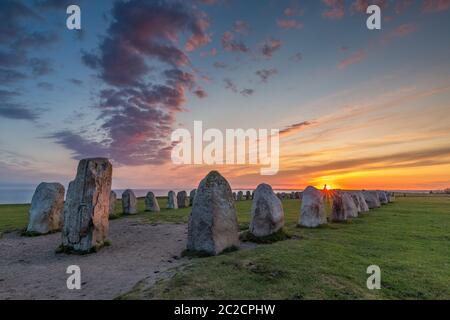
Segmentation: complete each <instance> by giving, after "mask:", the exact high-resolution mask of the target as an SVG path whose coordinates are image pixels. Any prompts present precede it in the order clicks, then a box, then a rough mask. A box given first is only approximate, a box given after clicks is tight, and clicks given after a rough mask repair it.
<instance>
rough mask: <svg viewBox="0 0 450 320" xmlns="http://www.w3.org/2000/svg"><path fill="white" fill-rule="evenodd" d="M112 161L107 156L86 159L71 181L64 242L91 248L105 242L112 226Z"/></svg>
mask: <svg viewBox="0 0 450 320" xmlns="http://www.w3.org/2000/svg"><path fill="white" fill-rule="evenodd" d="M111 180H112V165H111V163H110V162H109V161H108V159H105V158H94V159H84V160H81V161H80V163H79V164H78V170H77V175H76V177H75V180H74V181H72V182H71V183H70V184H69V188H68V190H67V197H66V202H65V204H64V226H63V230H62V245H63V246H64V247H65V248H67V249H70V250H75V251H80V252H90V251H92V250H93V249H96V248H100V247H102V246H103V244H104V242H105V240H106V238H107V236H108V229H109V220H108V218H109V197H110V193H111Z"/></svg>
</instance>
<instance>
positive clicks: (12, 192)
mask: <svg viewBox="0 0 450 320" xmlns="http://www.w3.org/2000/svg"><path fill="white" fill-rule="evenodd" d="M149 190H151V191H152V192H153V193H154V194H155V195H156V196H157V197H162V196H167V193H168V192H169V190H168V189H133V192H134V194H135V195H136V196H137V197H145V195H146V194H147V192H148V191H149ZM181 190H186V191H187V192H188V193H189V191H190V190H191V189H173V191H175V192H179V191H181ZM114 191H115V192H116V194H117V197H118V198H120V196H121V194H122V193H123V192H124V191H125V189H114ZM233 191H243V192H244V193H245V192H246V191H247V190H246V189H237V190H233ZM249 191H251V190H249ZM292 191H302V190H301V189H300V190H281V189H279V190H274V192H286V193H289V192H292ZM391 191H394V192H402V193H428V192H429V190H413V191H412V190H391ZM33 193H34V188H5V187H0V204H27V203H31V198H32V197H33Z"/></svg>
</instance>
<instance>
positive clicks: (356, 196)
mask: <svg viewBox="0 0 450 320" xmlns="http://www.w3.org/2000/svg"><path fill="white" fill-rule="evenodd" d="M350 194H351V196H352V198H353V201H354V202H355V205H356V208H357V209H358V213H365V212H369V206H368V205H367V203H366V199H364V195H363V193H362V192H361V191H353V192H351V193H350Z"/></svg>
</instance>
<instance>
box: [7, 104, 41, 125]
mask: <svg viewBox="0 0 450 320" xmlns="http://www.w3.org/2000/svg"><path fill="white" fill-rule="evenodd" d="M0 117H2V118H7V119H13V120H30V121H33V120H36V119H37V118H38V113H36V112H34V111H32V110H30V109H29V108H27V107H25V106H23V105H20V104H15V103H2V104H0Z"/></svg>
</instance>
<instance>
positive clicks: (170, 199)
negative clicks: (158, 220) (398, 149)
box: [166, 190, 178, 209]
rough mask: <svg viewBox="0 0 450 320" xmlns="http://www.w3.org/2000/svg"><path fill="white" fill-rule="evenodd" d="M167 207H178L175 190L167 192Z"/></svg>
mask: <svg viewBox="0 0 450 320" xmlns="http://www.w3.org/2000/svg"><path fill="white" fill-rule="evenodd" d="M166 208H167V209H178V202H177V196H176V195H175V192H174V191H172V190H170V191H169V193H168V194H167V206H166Z"/></svg>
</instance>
